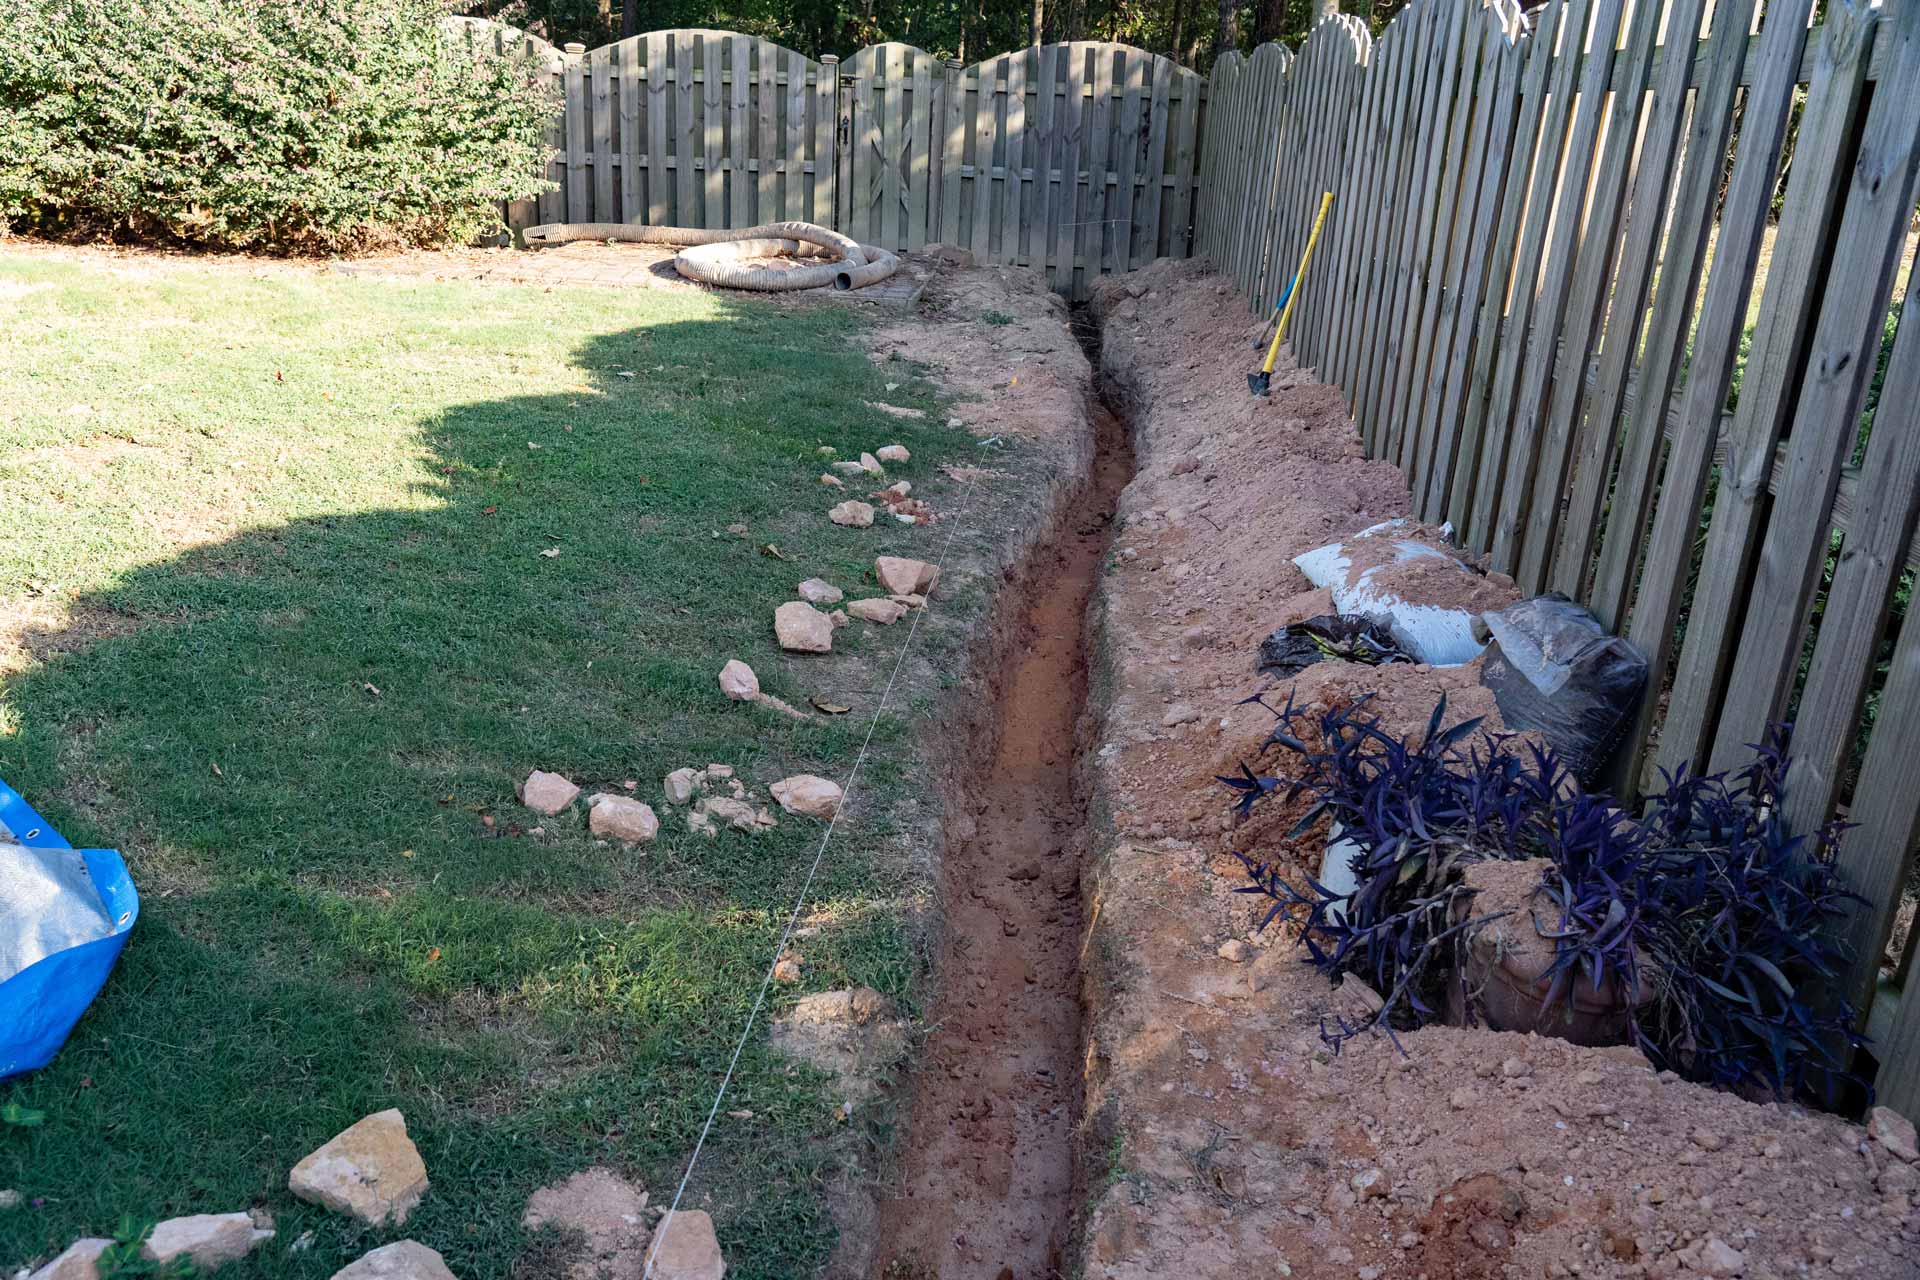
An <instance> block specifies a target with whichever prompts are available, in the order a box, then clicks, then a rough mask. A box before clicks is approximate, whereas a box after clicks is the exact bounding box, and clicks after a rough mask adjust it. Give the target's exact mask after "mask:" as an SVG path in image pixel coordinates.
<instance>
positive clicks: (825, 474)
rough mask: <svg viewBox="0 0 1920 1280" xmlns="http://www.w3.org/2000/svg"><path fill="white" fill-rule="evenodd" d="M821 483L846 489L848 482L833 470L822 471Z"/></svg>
mask: <svg viewBox="0 0 1920 1280" xmlns="http://www.w3.org/2000/svg"><path fill="white" fill-rule="evenodd" d="M820 483H821V484H824V485H830V486H832V487H833V488H835V489H844V488H845V487H846V483H847V482H846V481H844V480H842V479H841V478H840V477H839V476H836V475H834V474H833V473H832V472H831V471H822V472H821V473H820Z"/></svg>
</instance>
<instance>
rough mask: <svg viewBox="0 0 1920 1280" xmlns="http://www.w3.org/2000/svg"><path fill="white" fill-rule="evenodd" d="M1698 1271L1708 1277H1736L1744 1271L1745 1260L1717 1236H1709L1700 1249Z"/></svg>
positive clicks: (1745, 1266) (1738, 1252)
mask: <svg viewBox="0 0 1920 1280" xmlns="http://www.w3.org/2000/svg"><path fill="white" fill-rule="evenodd" d="M1700 1269H1701V1270H1702V1271H1704V1272H1705V1273H1706V1274H1708V1275H1710V1276H1737V1275H1740V1274H1741V1273H1743V1272H1744V1271H1746V1269H1747V1258H1746V1255H1745V1254H1743V1253H1741V1252H1740V1251H1739V1250H1738V1249H1736V1248H1734V1247H1733V1246H1732V1245H1730V1244H1728V1243H1727V1242H1726V1241H1725V1240H1722V1239H1721V1238H1720V1237H1719V1236H1709V1237H1708V1238H1707V1242H1706V1244H1704V1245H1702V1246H1701V1247H1700Z"/></svg>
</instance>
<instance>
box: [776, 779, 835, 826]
mask: <svg viewBox="0 0 1920 1280" xmlns="http://www.w3.org/2000/svg"><path fill="white" fill-rule="evenodd" d="M767 789H768V790H769V791H771V792H773V798H774V799H775V800H778V801H779V802H780V807H781V808H782V809H785V810H786V811H787V812H788V813H798V814H803V815H805V816H806V817H809V818H831V817H832V816H833V815H834V814H835V813H836V812H837V811H838V810H839V808H840V797H841V792H840V784H839V783H837V782H832V781H829V780H828V779H826V778H820V777H815V776H814V775H813V774H811V773H796V774H794V775H793V776H792V777H791V778H782V779H780V781H778V782H776V783H774V784H773V785H772V786H771V787H769V788H767Z"/></svg>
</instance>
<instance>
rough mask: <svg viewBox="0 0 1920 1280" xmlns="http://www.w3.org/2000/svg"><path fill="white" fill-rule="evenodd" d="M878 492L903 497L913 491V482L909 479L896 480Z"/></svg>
mask: <svg viewBox="0 0 1920 1280" xmlns="http://www.w3.org/2000/svg"><path fill="white" fill-rule="evenodd" d="M880 492H882V493H890V494H892V495H893V496H894V497H896V498H904V497H906V496H907V495H908V494H910V493H912V492H913V482H912V481H911V480H896V481H894V482H893V483H892V484H890V485H888V486H887V487H886V488H884V489H882V490H881V491H880Z"/></svg>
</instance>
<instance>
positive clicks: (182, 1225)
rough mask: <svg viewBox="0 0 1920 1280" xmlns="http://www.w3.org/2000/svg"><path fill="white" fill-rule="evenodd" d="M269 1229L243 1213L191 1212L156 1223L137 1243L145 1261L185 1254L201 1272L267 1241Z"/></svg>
mask: <svg viewBox="0 0 1920 1280" xmlns="http://www.w3.org/2000/svg"><path fill="white" fill-rule="evenodd" d="M272 1238H273V1231H272V1229H271V1228H263V1227H256V1226H254V1224H253V1219H252V1218H251V1217H250V1216H248V1215H247V1214H244V1213H194V1214H188V1215H187V1216H186V1217H184V1218H168V1219H167V1220H166V1221H165V1222H162V1223H159V1224H158V1225H156V1226H155V1227H154V1229H153V1231H152V1232H151V1233H150V1234H149V1235H148V1236H147V1238H146V1240H145V1242H144V1243H142V1244H141V1246H140V1256H141V1257H143V1258H146V1259H147V1260H148V1261H149V1262H172V1261H173V1260H174V1259H175V1258H179V1257H185V1258H188V1259H190V1260H191V1261H192V1262H193V1265H194V1266H196V1267H198V1268H200V1270H202V1271H212V1270H213V1269H214V1268H215V1267H222V1266H225V1265H226V1264H227V1263H229V1262H237V1261H239V1260H240V1259H241V1258H244V1257H246V1256H247V1254H249V1253H251V1252H252V1251H253V1247H254V1246H255V1245H257V1244H259V1243H260V1242H261V1241H262V1240H271V1239H272Z"/></svg>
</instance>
